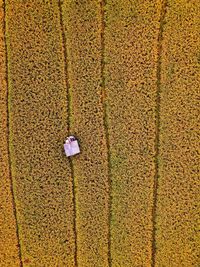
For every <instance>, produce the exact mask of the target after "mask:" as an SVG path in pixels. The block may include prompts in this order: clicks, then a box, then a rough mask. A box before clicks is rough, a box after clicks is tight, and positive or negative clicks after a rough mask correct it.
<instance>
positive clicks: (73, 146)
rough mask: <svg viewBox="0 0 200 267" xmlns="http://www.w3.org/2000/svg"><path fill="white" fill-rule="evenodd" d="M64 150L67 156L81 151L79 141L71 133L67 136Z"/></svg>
mask: <svg viewBox="0 0 200 267" xmlns="http://www.w3.org/2000/svg"><path fill="white" fill-rule="evenodd" d="M64 150H65V154H66V156H67V157H70V156H74V155H76V154H79V153H80V148H79V144H78V141H77V139H76V138H75V137H74V136H72V135H71V136H69V137H68V138H67V140H66V141H65V144H64Z"/></svg>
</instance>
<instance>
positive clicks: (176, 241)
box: [156, 0, 200, 267]
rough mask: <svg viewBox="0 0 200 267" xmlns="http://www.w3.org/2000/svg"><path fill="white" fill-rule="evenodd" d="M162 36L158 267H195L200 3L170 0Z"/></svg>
mask: <svg viewBox="0 0 200 267" xmlns="http://www.w3.org/2000/svg"><path fill="white" fill-rule="evenodd" d="M166 11H167V13H166V19H165V24H164V29H163V30H164V31H163V45H162V46H163V48H162V59H161V94H160V98H161V103H160V104H161V109H160V158H159V168H160V173H159V187H158V205H157V220H156V228H157V235H156V242H157V253H156V266H183V267H184V266H185V267H186V266H199V259H198V251H199V240H198V236H197V231H198V230H197V229H198V207H199V200H200V199H199V196H198V195H199V177H198V142H199V140H198V139H199V138H198V132H197V131H198V119H197V118H198V115H197V114H198V108H197V106H198V95H199V84H200V64H199V63H200V61H199V59H200V57H199V56H200V54H199V47H200V38H199V26H200V18H199V14H200V5H199V1H190V2H188V1H185V0H183V1H169V3H168V7H167V10H166Z"/></svg>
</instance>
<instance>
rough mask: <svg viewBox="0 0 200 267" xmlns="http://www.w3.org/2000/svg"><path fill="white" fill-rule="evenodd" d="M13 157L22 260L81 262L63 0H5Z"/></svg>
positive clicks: (59, 263)
mask: <svg viewBox="0 0 200 267" xmlns="http://www.w3.org/2000/svg"><path fill="white" fill-rule="evenodd" d="M6 25H7V32H6V34H7V42H8V63H9V64H8V87H9V99H8V105H9V107H10V121H9V124H10V139H11V140H10V141H11V145H10V148H11V163H12V176H13V180H14V181H13V183H14V194H15V198H16V209H17V215H18V218H19V219H18V223H19V224H18V226H19V235H20V242H21V250H22V258H23V264H24V266H37V267H39V266H41V267H43V266H48V267H50V266H70V267H71V266H75V261H74V252H75V234H74V206H73V190H72V174H71V168H70V164H69V161H68V159H67V158H66V156H65V155H64V151H63V141H64V139H65V138H66V136H67V135H68V130H69V129H68V119H69V118H68V114H67V109H68V102H67V88H66V83H65V71H64V49H63V47H62V33H61V25H60V12H59V6H58V2H57V1H39V0H34V1H31V2H30V1H28V2H26V3H25V2H24V1H18V0H7V1H6Z"/></svg>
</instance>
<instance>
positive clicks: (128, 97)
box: [105, 0, 161, 267]
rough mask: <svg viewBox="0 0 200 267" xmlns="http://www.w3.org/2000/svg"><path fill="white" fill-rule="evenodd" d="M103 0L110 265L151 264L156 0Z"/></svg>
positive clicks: (154, 152) (156, 33)
mask: <svg viewBox="0 0 200 267" xmlns="http://www.w3.org/2000/svg"><path fill="white" fill-rule="evenodd" d="M106 3H107V4H106V7H105V10H106V12H105V19H106V28H105V79H106V83H105V87H106V103H107V104H106V106H107V114H108V129H109V140H110V158H111V163H110V164H111V182H112V191H111V196H112V216H111V256H112V266H113V267H115V266H150V265H151V257H152V231H153V222H152V220H153V218H152V210H153V203H154V197H155V196H154V195H153V193H154V180H155V179H157V178H156V177H155V173H156V170H155V154H156V151H155V145H157V144H155V135H156V112H157V107H156V98H157V59H158V55H157V46H158V44H157V39H158V34H159V26H160V25H159V17H160V10H161V4H159V3H157V2H156V1H145V3H143V2H136V1H132V3H130V1H118V3H117V4H114V2H113V1H110V0H108V1H106Z"/></svg>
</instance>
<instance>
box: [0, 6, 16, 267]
mask: <svg viewBox="0 0 200 267" xmlns="http://www.w3.org/2000/svg"><path fill="white" fill-rule="evenodd" d="M6 68H7V67H6V43H5V12H4V3H3V1H0V136H1V138H0V200H1V204H0V236H1V238H0V266H4V267H10V266H13V267H19V266H20V248H19V240H18V232H17V225H16V217H15V216H16V213H15V202H14V196H13V187H12V177H11V173H10V171H11V170H10V167H11V166H10V163H9V161H10V155H9V147H8V146H9V140H8V139H9V129H8V116H9V114H8V105H7V97H8V87H7V71H6Z"/></svg>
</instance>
